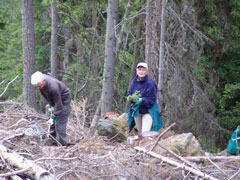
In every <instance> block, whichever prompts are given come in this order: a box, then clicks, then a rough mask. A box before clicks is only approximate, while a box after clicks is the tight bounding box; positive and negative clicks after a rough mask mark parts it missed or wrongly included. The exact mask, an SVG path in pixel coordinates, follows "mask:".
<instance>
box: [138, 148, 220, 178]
mask: <svg viewBox="0 0 240 180" xmlns="http://www.w3.org/2000/svg"><path fill="white" fill-rule="evenodd" d="M134 149H136V150H138V151H142V152H144V153H147V154H149V155H151V156H153V157H156V158H158V159H161V160H162V161H164V162H166V163H169V164H171V165H174V166H177V167H180V168H182V169H184V170H188V171H189V172H191V173H193V174H196V175H197V176H201V177H204V178H207V179H210V180H217V179H216V178H214V177H212V176H209V175H207V174H205V173H203V172H201V171H199V170H196V169H193V168H191V167H189V166H186V165H184V164H181V163H178V162H176V161H173V160H171V159H169V158H167V157H164V156H162V155H159V154H157V153H155V152H152V151H148V150H147V149H144V148H142V147H135V148H134Z"/></svg>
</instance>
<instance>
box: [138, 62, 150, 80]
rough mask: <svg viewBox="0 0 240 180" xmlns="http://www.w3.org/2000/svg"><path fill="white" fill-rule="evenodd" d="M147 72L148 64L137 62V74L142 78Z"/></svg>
mask: <svg viewBox="0 0 240 180" xmlns="http://www.w3.org/2000/svg"><path fill="white" fill-rule="evenodd" d="M147 74H148V65H147V63H145V62H140V63H138V64H137V75H138V77H139V79H140V80H142V79H143V78H144V77H145V76H146V75H147Z"/></svg>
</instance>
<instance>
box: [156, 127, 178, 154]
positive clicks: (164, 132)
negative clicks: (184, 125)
mask: <svg viewBox="0 0 240 180" xmlns="http://www.w3.org/2000/svg"><path fill="white" fill-rule="evenodd" d="M175 124H176V123H172V124H171V125H170V126H169V127H168V128H166V129H165V130H164V131H163V132H162V133H161V134H159V136H158V138H157V140H156V142H155V143H154V145H153V147H152V149H151V151H153V149H154V148H155V147H156V145H157V143H158V141H159V140H160V138H161V137H162V136H163V135H164V134H166V132H168V131H169V129H171V128H172V127H173V126H175Z"/></svg>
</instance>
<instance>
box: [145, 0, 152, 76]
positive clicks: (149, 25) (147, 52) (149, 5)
mask: <svg viewBox="0 0 240 180" xmlns="http://www.w3.org/2000/svg"><path fill="white" fill-rule="evenodd" d="M145 38H146V45H145V62H146V63H147V64H148V66H149V75H150V76H152V73H151V41H152V0H147V9H146V36H145Z"/></svg>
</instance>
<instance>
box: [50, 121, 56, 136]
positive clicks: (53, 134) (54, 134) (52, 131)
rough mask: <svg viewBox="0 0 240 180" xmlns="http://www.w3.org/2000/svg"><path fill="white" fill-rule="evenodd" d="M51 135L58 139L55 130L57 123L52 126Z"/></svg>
mask: <svg viewBox="0 0 240 180" xmlns="http://www.w3.org/2000/svg"><path fill="white" fill-rule="evenodd" d="M50 134H51V135H52V136H53V137H54V138H56V130H55V121H54V122H53V124H52V125H51V126H50Z"/></svg>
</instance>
